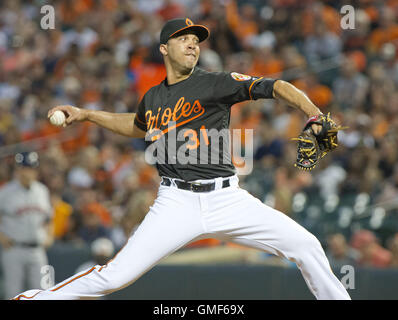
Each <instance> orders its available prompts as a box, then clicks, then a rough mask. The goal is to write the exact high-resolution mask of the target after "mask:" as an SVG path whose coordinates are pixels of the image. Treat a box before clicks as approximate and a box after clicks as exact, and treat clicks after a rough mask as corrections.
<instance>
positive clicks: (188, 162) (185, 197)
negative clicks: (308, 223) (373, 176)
mask: <svg viewBox="0 0 398 320" xmlns="http://www.w3.org/2000/svg"><path fill="white" fill-rule="evenodd" d="M208 36H209V30H208V29H207V28H206V27H205V26H202V25H197V24H194V23H193V22H192V21H191V20H190V19H185V18H184V19H173V20H170V21H168V22H167V23H166V24H165V25H164V27H163V28H162V30H161V34H160V47H159V49H160V52H161V54H162V55H163V59H164V63H165V67H166V72H167V77H166V79H164V81H162V82H161V83H160V84H159V85H157V86H155V87H153V88H151V89H150V90H149V91H148V92H147V93H146V94H145V96H144V97H143V98H142V100H141V102H140V104H139V107H138V111H137V113H133V114H132V113H130V114H115V113H108V112H103V111H93V110H85V109H81V108H77V107H74V106H57V107H55V108H53V109H51V110H50V111H49V113H48V116H49V117H51V115H52V114H53V113H54V112H55V111H57V110H61V111H63V112H64V113H65V115H66V124H67V125H70V124H72V123H73V122H75V121H91V122H93V123H95V124H97V125H99V126H101V127H103V128H106V129H109V130H112V131H113V132H116V133H118V134H122V135H125V136H129V137H133V138H144V139H145V141H146V142H147V144H148V148H147V151H148V150H149V151H148V152H149V153H150V154H151V156H152V159H155V160H156V161H155V164H156V167H157V169H158V172H159V175H160V176H161V178H162V179H161V182H160V186H159V191H158V195H157V198H156V200H155V202H154V203H153V205H152V206H151V207H150V209H149V212H148V214H147V215H146V217H145V219H144V220H143V222H142V223H141V225H140V226H139V228H138V229H137V230H136V231H135V232H134V233H133V234H132V235H131V237H130V238H129V239H128V241H127V243H126V244H125V246H124V247H123V248H122V249H121V250H120V251H119V252H118V254H116V256H115V257H114V258H113V260H111V261H110V262H109V263H107V264H106V265H102V266H101V265H97V266H94V267H92V268H90V269H87V270H84V271H82V272H80V273H78V274H76V275H74V276H72V277H71V278H69V279H66V280H65V281H63V282H61V283H59V284H57V285H55V286H54V287H52V288H50V289H47V290H31V291H28V292H25V293H22V294H20V295H18V296H16V297H15V299H21V300H22V299H79V298H87V297H101V296H103V295H105V294H108V293H111V292H113V291H115V290H119V289H121V288H124V287H126V286H128V285H130V284H132V283H133V282H134V281H136V280H137V279H138V278H139V277H141V276H142V275H143V274H144V273H145V272H147V271H148V270H149V269H151V268H152V267H153V266H154V265H156V264H157V263H158V262H159V261H160V260H161V259H162V258H164V257H166V256H168V255H170V254H171V253H173V252H175V251H176V250H178V249H179V248H181V247H183V246H184V245H186V244H187V243H189V242H191V241H195V240H199V239H204V238H217V239H221V240H223V241H231V242H235V243H237V244H241V245H245V246H248V247H251V248H256V249H258V250H263V251H265V252H268V253H272V254H275V255H278V256H280V257H284V258H287V259H289V260H291V261H293V262H295V263H296V264H297V267H298V268H299V269H300V271H301V273H302V276H303V277H304V279H305V282H306V284H307V285H308V288H309V290H310V291H311V292H312V293H313V294H314V296H315V297H316V298H317V299H350V296H349V295H348V293H347V291H346V290H345V289H344V287H343V285H342V284H341V283H340V281H339V280H338V279H337V278H336V276H335V275H334V274H333V272H332V270H331V268H330V266H329V262H328V260H327V258H326V256H325V253H324V251H323V249H322V246H321V244H320V243H319V241H318V240H317V239H316V237H315V236H314V235H312V234H311V233H309V232H308V231H307V230H305V229H304V228H303V227H302V226H300V225H299V224H298V223H296V222H295V221H294V220H292V219H290V218H289V217H288V216H286V215H285V214H284V213H282V212H279V211H277V210H275V209H273V208H271V207H269V206H267V205H265V204H264V203H262V202H261V201H260V200H258V199H256V198H255V197H253V196H252V195H250V194H249V193H248V192H247V191H245V190H243V189H241V188H240V187H239V181H238V177H237V175H236V172H235V167H234V165H233V162H232V161H231V154H230V148H228V135H227V134H225V133H226V132H227V131H228V128H229V123H230V114H231V106H232V105H233V104H235V103H238V102H241V101H244V100H256V99H282V100H283V101H285V102H287V104H289V105H290V106H292V107H295V108H297V109H299V110H300V111H302V112H304V113H305V114H306V115H307V116H308V117H309V122H308V123H307V124H306V126H305V128H306V130H307V129H311V135H312V136H314V137H316V139H315V140H311V141H312V144H311V145H312V147H314V146H315V145H316V147H318V143H323V142H326V140H328V139H330V140H332V139H333V142H334V143H335V144H336V143H337V140H336V139H335V136H336V135H337V133H333V132H329V131H330V130H329V129H330V128H329V127H327V128H326V123H327V121H326V118H325V117H324V116H323V115H322V113H321V112H320V110H319V109H318V108H317V107H316V106H315V105H314V104H313V103H312V102H311V101H310V100H309V99H308V97H307V96H306V95H305V94H304V93H303V92H301V91H299V90H298V89H296V88H295V87H294V86H292V85H291V84H289V83H287V82H285V81H282V80H275V79H267V78H263V77H252V76H250V75H243V74H239V73H235V72H207V71H205V70H202V69H200V68H198V67H197V66H196V64H197V62H198V58H199V54H200V47H199V43H200V42H202V41H204V40H205V39H207V38H208ZM324 127H325V128H326V129H324ZM298 139H299V143H301V144H302V145H301V146H300V150H299V151H300V154H301V156H300V157H302V158H304V160H302V159H301V158H300V159H299V160H298V163H299V164H300V165H301V166H302V167H303V168H304V167H310V166H309V165H308V161H309V160H308V161H307V158H308V159H309V158H311V159H312V161H315V160H317V158H315V160H314V159H313V153H312V152H313V151H311V150H309V149H310V146H308V145H309V144H310V142H309V141H310V139H309V138H307V137H304V135H302V136H300V137H299V138H298ZM333 146H334V145H333ZM314 148H315V147H314ZM324 150H326V147H325V148H322V152H319V156H320V157H321V156H323V155H324V153H323V151H324ZM326 152H328V150H326ZM309 162H310V163H312V162H311V161H309Z"/></svg>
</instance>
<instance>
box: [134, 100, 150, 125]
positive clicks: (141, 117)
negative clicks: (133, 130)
mask: <svg viewBox="0 0 398 320" xmlns="http://www.w3.org/2000/svg"><path fill="white" fill-rule="evenodd" d="M134 124H135V125H136V126H137V127H138V128H140V129H141V130H143V131H147V126H146V120H145V97H143V98H142V100H141V102H140V104H139V105H138V110H137V113H136V115H135V118H134Z"/></svg>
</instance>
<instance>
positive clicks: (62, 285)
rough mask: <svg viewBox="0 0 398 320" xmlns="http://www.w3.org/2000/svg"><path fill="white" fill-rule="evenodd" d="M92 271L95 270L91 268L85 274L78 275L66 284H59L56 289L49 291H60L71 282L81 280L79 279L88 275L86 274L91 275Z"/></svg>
mask: <svg viewBox="0 0 398 320" xmlns="http://www.w3.org/2000/svg"><path fill="white" fill-rule="evenodd" d="M94 269H95V267H92V268H91V269H90V270H88V271H87V272H85V273H83V274H81V275H78V276H77V277H74V278H73V279H71V280H69V281H68V282H66V283H64V284H61V285H60V286H59V287H56V288H54V289H52V290H51V291H57V290H59V289H61V288H62V287H64V286H66V285H67V284H69V283H71V282H72V281H75V280H77V279H79V278H81V277H84V276H86V275H88V274H89V273H91V272H92V271H93V270H94Z"/></svg>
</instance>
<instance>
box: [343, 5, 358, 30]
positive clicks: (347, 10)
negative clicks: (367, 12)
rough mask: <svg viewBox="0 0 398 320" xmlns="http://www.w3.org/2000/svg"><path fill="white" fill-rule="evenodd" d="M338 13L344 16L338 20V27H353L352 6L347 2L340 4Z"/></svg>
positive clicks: (353, 12)
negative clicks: (343, 4)
mask: <svg viewBox="0 0 398 320" xmlns="http://www.w3.org/2000/svg"><path fill="white" fill-rule="evenodd" d="M340 13H341V14H344V16H343V17H342V18H341V20H340V27H341V29H343V30H347V29H355V9H354V7H353V6H351V5H349V4H347V5H345V6H342V7H341V9H340Z"/></svg>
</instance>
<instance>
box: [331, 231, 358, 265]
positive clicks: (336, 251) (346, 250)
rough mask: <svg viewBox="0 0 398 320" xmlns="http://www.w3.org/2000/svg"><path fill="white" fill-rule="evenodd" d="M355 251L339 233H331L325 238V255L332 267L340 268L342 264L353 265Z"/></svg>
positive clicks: (355, 257)
mask: <svg viewBox="0 0 398 320" xmlns="http://www.w3.org/2000/svg"><path fill="white" fill-rule="evenodd" d="M357 255H358V254H357V253H356V252H355V251H353V250H352V249H351V248H350V246H349V245H348V243H347V240H346V238H345V237H344V235H342V234H341V233H335V234H331V235H329V236H328V238H327V250H326V256H327V257H328V259H329V263H330V265H331V266H332V267H336V268H340V267H342V266H344V265H350V266H354V265H355V264H356V260H357V258H358V257H357Z"/></svg>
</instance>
